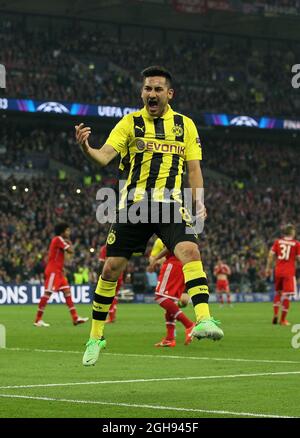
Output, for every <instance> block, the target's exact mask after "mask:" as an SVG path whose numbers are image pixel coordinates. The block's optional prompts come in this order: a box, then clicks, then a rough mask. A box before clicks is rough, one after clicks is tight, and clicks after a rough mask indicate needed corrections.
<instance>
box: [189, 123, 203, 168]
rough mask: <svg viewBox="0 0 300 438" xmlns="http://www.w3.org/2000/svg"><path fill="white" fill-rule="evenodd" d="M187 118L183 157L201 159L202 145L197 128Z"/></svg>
mask: <svg viewBox="0 0 300 438" xmlns="http://www.w3.org/2000/svg"><path fill="white" fill-rule="evenodd" d="M187 120H188V121H187V123H186V127H187V132H186V144H185V147H186V153H185V159H186V161H191V160H202V147H201V142H200V138H199V134H198V131H197V128H196V126H195V123H194V122H193V121H192V120H191V119H187Z"/></svg>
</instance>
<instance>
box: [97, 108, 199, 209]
mask: <svg viewBox="0 0 300 438" xmlns="http://www.w3.org/2000/svg"><path fill="white" fill-rule="evenodd" d="M105 143H106V144H109V145H110V146H112V147H113V148H114V149H115V150H116V151H117V152H119V153H120V155H121V160H120V170H124V166H125V165H126V163H127V164H128V166H129V173H128V177H127V181H126V183H125V186H124V188H123V190H122V195H121V200H120V205H119V208H122V207H124V206H125V204H126V203H131V202H137V201H140V200H142V199H143V198H144V195H145V192H147V193H148V196H150V194H151V195H152V196H151V198H152V199H153V200H155V201H166V200H167V199H168V200H170V197H168V195H167V193H172V197H171V199H180V198H181V190H182V174H183V170H184V163H185V162H186V161H190V160H201V159H202V150H201V144H200V140H199V135H198V132H197V128H196V126H195V124H194V122H193V121H192V120H191V119H190V118H188V117H186V116H184V115H182V114H179V113H176V112H175V111H173V110H172V108H171V107H170V106H169V105H168V110H167V112H166V113H165V114H164V115H163V116H162V117H156V118H155V117H152V116H150V115H149V113H148V112H147V110H146V108H143V109H142V110H140V111H136V112H134V113H131V114H128V115H126V116H125V117H123V119H122V120H121V121H120V122H119V123H117V125H116V126H115V127H114V129H113V130H112V131H111V133H110V135H109V137H108V139H107V140H106V142H105ZM166 189H167V190H166Z"/></svg>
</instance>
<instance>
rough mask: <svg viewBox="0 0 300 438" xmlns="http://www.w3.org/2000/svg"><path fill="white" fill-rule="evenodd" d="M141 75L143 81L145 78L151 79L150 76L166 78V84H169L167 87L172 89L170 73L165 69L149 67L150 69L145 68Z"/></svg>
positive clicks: (156, 66) (155, 66)
mask: <svg viewBox="0 0 300 438" xmlns="http://www.w3.org/2000/svg"><path fill="white" fill-rule="evenodd" d="M141 75H142V77H143V80H144V79H145V78H151V77H152V76H162V77H163V78H166V80H167V82H168V83H169V87H170V88H171V87H172V82H173V79H172V76H171V73H170V72H169V71H168V70H167V69H166V68H165V67H161V66H159V65H151V66H150V67H147V68H145V69H144V70H143V71H142V72H141Z"/></svg>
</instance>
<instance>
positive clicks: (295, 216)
mask: <svg viewBox="0 0 300 438" xmlns="http://www.w3.org/2000/svg"><path fill="white" fill-rule="evenodd" d="M50 131H51V130H50V129H49V130H48V132H47V135H46V133H45V132H44V131H43V130H42V129H39V130H38V131H37V132H32V133H31V134H30V133H29V132H28V135H26V134H25V132H23V131H22V130H20V129H19V130H18V129H15V131H14V133H15V137H13V136H12V135H8V134H7V132H8V131H7V130H6V131H5V134H3V136H2V137H1V135H0V144H1V143H2V144H7V145H8V146H9V145H10V143H9V142H11V145H14V147H10V146H9V147H7V151H6V153H4V154H3V159H2V160H1V163H2V164H1V166H2V167H3V168H4V166H5V168H6V170H8V169H9V168H10V166H12V167H14V169H16V162H17V157H19V158H20V159H21V158H22V157H23V158H24V157H26V152H25V151H26V150H27V151H30V150H34V151H36V150H38V151H40V152H41V154H42V155H45V154H47V153H48V154H49V157H52V155H53V156H54V157H56V159H57V160H61V162H62V163H64V164H66V163H69V164H70V165H71V164H72V165H73V166H74V167H77V168H78V170H81V173H80V175H81V176H80V178H81V180H78V179H77V180H76V179H75V180H74V179H68V178H65V179H64V178H63V179H62V180H60V179H57V176H55V175H52V176H47V178H45V177H43V178H35V179H32V180H16V179H14V178H13V177H10V178H9V179H6V180H1V185H0V204H1V205H0V206H1V213H0V224H1V225H0V266H1V269H0V282H9V281H17V282H22V281H29V282H40V281H42V273H43V266H44V263H45V258H46V254H47V247H48V244H49V241H50V238H51V236H52V232H53V224H55V223H57V222H58V221H60V220H66V221H68V222H70V225H71V228H72V241H73V242H75V243H76V252H75V256H74V257H73V259H71V260H69V261H68V263H67V272H68V275H69V277H70V280H71V281H72V282H74V280H75V277H76V273H78V270H79V269H86V268H88V269H89V280H90V281H96V278H97V272H98V253H99V248H100V245H101V244H103V243H104V242H105V239H106V235H107V231H108V225H101V224H99V223H98V222H97V220H96V209H97V205H98V204H97V201H96V192H97V190H98V189H99V188H100V187H111V186H114V185H115V184H116V183H117V173H116V168H117V161H115V162H113V163H112V164H111V165H110V166H108V167H107V168H105V169H102V170H101V180H98V182H95V172H96V171H97V172H99V170H98V169H97V170H96V168H93V167H89V164H88V161H87V160H85V159H83V157H82V155H81V153H80V151H79V149H78V146H77V145H76V144H75V142H74V139H73V136H72V133H71V132H70V133H67V132H63V133H61V134H60V136H59V135H58V136H57V135H56V133H55V132H50ZM3 132H4V131H2V133H3ZM12 132H13V129H11V131H10V133H11V134H12ZM49 138H50V139H56V141H53V148H52V149H51V152H50V149H49V144H51V142H49ZM8 139H9V142H8V143H7V141H8ZM19 145H21V146H19ZM17 151H19V152H17ZM203 151H204V161H203V169H204V174H205V181H206V190H205V199H206V206H207V210H208V218H207V221H206V226H205V229H204V233H203V234H202V236H201V248H202V254H203V259H204V261H205V265H206V266H207V268H208V269H207V270H208V275H209V278H210V281H212V280H213V267H214V264H215V262H216V260H217V257H218V256H221V257H222V258H223V259H224V260H225V261H227V263H228V264H229V265H230V266H231V267H232V272H233V274H232V282H233V284H234V285H235V286H234V288H235V289H236V290H240V289H242V290H264V289H265V288H266V283H265V281H264V277H263V271H264V267H265V263H266V255H267V252H268V249H269V247H270V244H271V243H272V240H273V239H274V238H275V237H276V236H277V235H278V233H280V229H279V227H280V225H281V224H284V223H285V222H287V221H289V222H290V221H292V222H294V223H295V224H296V225H298V226H299V217H300V216H299V213H300V207H299V204H298V202H297V200H298V199H299V196H300V189H299V187H300V184H299V163H298V161H297V149H296V147H295V146H292V145H290V146H288V145H286V146H285V149H284V152H283V149H282V147H280V144H277V143H272V144H270V143H269V142H266V141H264V142H262V141H258V140H256V141H254V140H253V141H252V142H250V141H248V142H247V141H245V140H244V139H243V140H242V141H238V140H226V141H222V142H221V141H219V140H213V139H207V140H206V142H205V145H204V146H203ZM24 152H25V153H24ZM56 152H57V154H58V155H57V156H56ZM16 154H17V155H16ZM18 154H19V155H18ZM25 160H26V158H25ZM237 162H238V165H236V163H237ZM5 163H6V164H5ZM19 163H21V161H19ZM33 163H34V161H33ZM19 165H20V164H19ZM33 167H34V166H33ZM253 169H255V172H254V171H253ZM207 170H213V171H214V172H215V175H214V177H212V176H211V175H210V174H209V172H207ZM206 173H207V175H206ZM86 175H90V176H92V179H91V180H89V181H88V183H86V184H84V182H83V181H84V180H83V178H84V176H86ZM266 175H268V178H267V179H266ZM53 186H55V187H56V190H55V192H54V191H53V190H52V187H53ZM291 187H293V189H292V190H290V188H291ZM25 188H27V191H25ZM150 245H151V242H150ZM146 265H147V260H146V258H137V259H135V260H133V261H132V262H131V263H130V265H129V273H132V272H140V271H141V272H144V271H145V267H146ZM128 278H130V276H128Z"/></svg>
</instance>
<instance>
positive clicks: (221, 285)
mask: <svg viewBox="0 0 300 438" xmlns="http://www.w3.org/2000/svg"><path fill="white" fill-rule="evenodd" d="M216 292H229V281H228V280H217V284H216Z"/></svg>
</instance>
